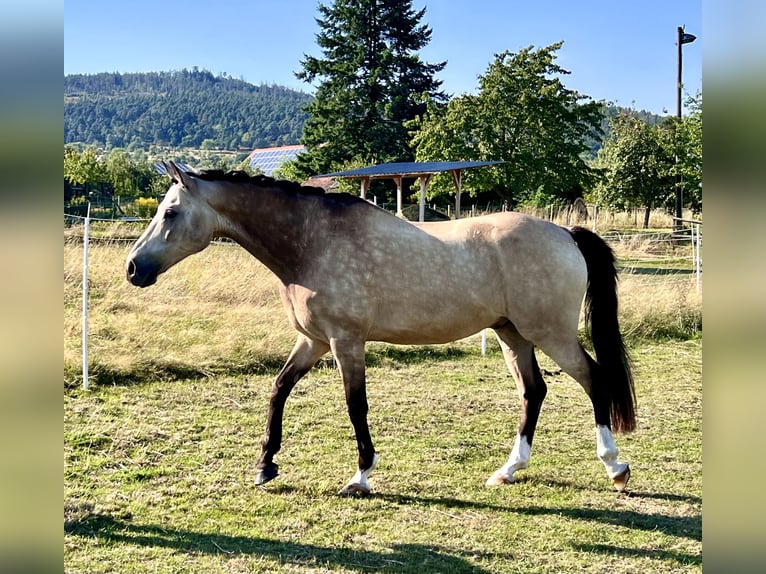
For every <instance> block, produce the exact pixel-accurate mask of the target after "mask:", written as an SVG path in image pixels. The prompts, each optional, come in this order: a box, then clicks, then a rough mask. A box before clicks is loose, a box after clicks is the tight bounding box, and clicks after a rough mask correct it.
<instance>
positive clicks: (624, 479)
mask: <svg viewBox="0 0 766 574" xmlns="http://www.w3.org/2000/svg"><path fill="white" fill-rule="evenodd" d="M629 480H630V467H629V466H628V467H626V468H625V470H624V471H622V472H621V473H620V474H618V475H617V476H615V477H613V478H612V484H614V487H615V488H616V489H617V491H618V492H625V487H627V486H628V481H629Z"/></svg>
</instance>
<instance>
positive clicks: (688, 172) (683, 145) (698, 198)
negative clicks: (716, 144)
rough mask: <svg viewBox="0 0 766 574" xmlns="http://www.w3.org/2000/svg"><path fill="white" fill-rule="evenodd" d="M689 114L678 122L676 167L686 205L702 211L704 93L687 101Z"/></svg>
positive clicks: (696, 210) (675, 139)
mask: <svg viewBox="0 0 766 574" xmlns="http://www.w3.org/2000/svg"><path fill="white" fill-rule="evenodd" d="M687 106H688V107H689V110H690V111H689V114H688V115H686V116H684V117H683V119H682V120H681V121H680V122H678V127H677V128H676V131H675V133H674V135H675V138H674V143H675V146H676V147H675V148H674V150H673V151H674V153H675V154H676V156H677V157H678V164H677V166H676V169H677V172H678V174H679V175H680V176H681V181H682V184H683V197H684V205H686V206H688V207H690V208H691V210H692V211H693V212H694V213H700V212H701V211H702V93H701V92H698V93H697V94H696V95H695V96H693V97H690V98H689V100H688V101H687Z"/></svg>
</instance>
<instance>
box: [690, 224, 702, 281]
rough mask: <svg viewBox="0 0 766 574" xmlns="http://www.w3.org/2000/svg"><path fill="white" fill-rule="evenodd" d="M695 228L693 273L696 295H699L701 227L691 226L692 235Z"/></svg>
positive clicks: (700, 279)
mask: <svg viewBox="0 0 766 574" xmlns="http://www.w3.org/2000/svg"><path fill="white" fill-rule="evenodd" d="M695 227H696V228H697V236H696V248H695V249H694V271H695V273H696V274H697V293H700V292H701V291H702V270H701V267H702V265H701V262H702V255H701V252H700V247H701V244H702V233H701V232H702V226H701V225H693V226H692V234H693V233H694V228H695ZM693 243H694V242H693Z"/></svg>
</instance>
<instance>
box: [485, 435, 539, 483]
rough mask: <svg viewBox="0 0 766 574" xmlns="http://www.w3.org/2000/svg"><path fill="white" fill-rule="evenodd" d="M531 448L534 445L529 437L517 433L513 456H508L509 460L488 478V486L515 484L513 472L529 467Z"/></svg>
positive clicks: (512, 451)
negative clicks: (530, 442) (531, 444)
mask: <svg viewBox="0 0 766 574" xmlns="http://www.w3.org/2000/svg"><path fill="white" fill-rule="evenodd" d="M531 449H532V447H531V446H530V444H529V441H528V440H527V437H525V436H524V437H523V436H521V435H519V434H517V435H516V440H515V441H514V442H513V450H511V456H509V457H508V462H506V463H505V464H504V465H503V466H502V467H500V468H499V469H498V470H496V471H495V473H494V474H493V475H492V476H490V477H489V478H488V479H487V486H495V485H498V484H513V483H514V482H516V478H515V477H514V476H513V474H514V473H515V472H516V471H517V470H520V469H522V468H527V466H528V465H529V454H530V451H531Z"/></svg>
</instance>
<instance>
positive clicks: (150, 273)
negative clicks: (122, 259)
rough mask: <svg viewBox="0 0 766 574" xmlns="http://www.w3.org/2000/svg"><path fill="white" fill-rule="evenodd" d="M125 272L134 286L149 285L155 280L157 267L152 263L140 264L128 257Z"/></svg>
mask: <svg viewBox="0 0 766 574" xmlns="http://www.w3.org/2000/svg"><path fill="white" fill-rule="evenodd" d="M125 274H126V276H127V278H128V281H130V282H131V283H132V284H133V285H135V286H136V287H149V285H154V284H155V283H156V282H157V269H156V267H154V266H153V265H145V264H144V265H142V264H140V263H137V262H136V260H135V259H128V262H127V264H126V265H125Z"/></svg>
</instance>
